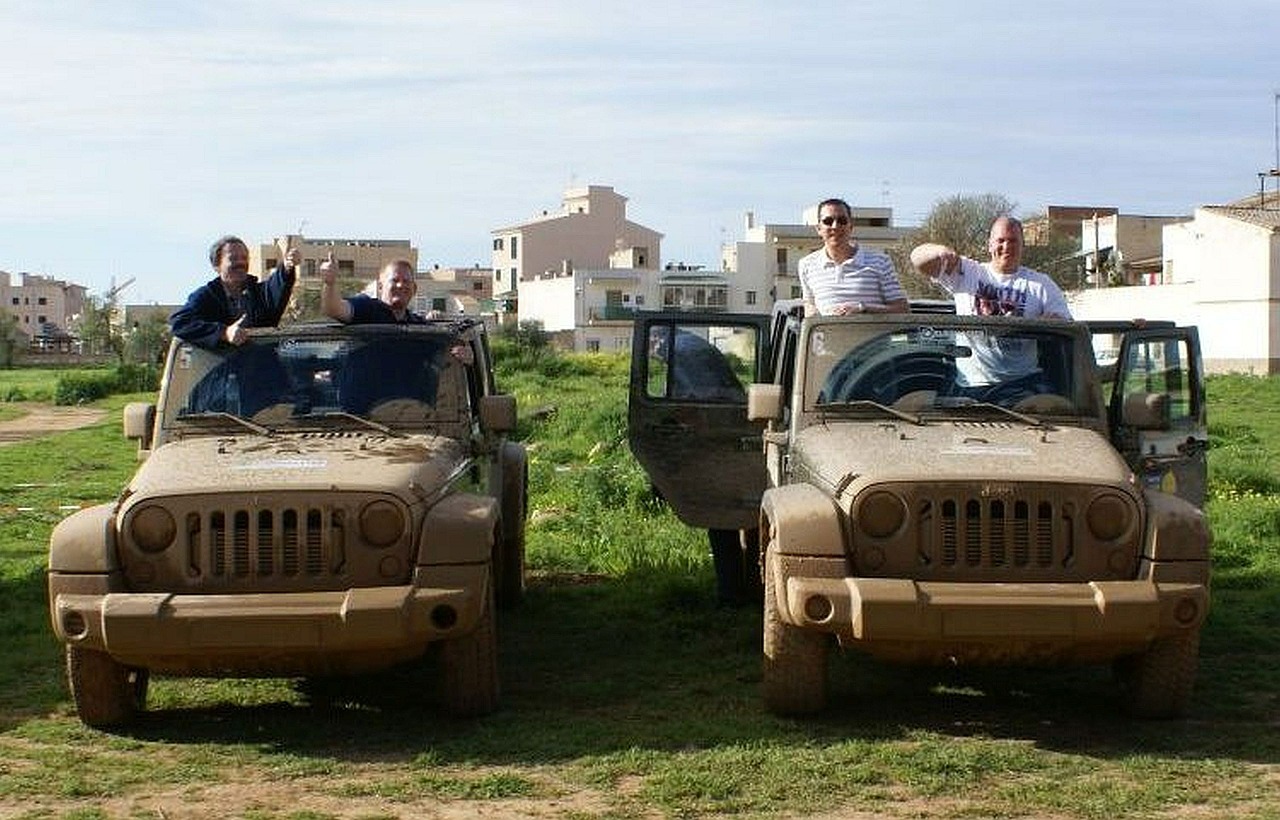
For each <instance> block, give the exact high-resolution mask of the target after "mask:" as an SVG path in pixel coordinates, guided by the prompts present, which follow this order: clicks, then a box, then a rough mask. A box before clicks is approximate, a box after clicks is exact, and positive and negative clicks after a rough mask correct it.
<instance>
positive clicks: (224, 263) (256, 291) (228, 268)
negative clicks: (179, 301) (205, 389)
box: [169, 236, 302, 348]
mask: <svg viewBox="0 0 1280 820" xmlns="http://www.w3.org/2000/svg"><path fill="white" fill-rule="evenodd" d="M281 249H282V250H283V253H282V254H281V260H280V264H279V265H277V266H276V269H275V271H274V272H272V274H271V275H270V276H268V277H267V278H266V280H265V281H263V282H259V281H258V279H257V277H255V276H250V275H249V246H248V245H246V244H245V243H244V241H243V240H242V239H240V238H239V237H237V236H223V237H221V238H219V239H218V240H217V241H216V242H214V243H213V245H212V246H210V248H209V262H210V264H212V265H213V268H214V270H216V271H217V272H218V276H217V277H216V278H214V279H212V280H210V281H209V282H208V283H207V284H204V285H201V286H200V287H198V288H196V289H195V290H194V291H192V292H191V295H190V296H188V297H187V303H186V304H185V305H183V306H182V307H180V308H178V309H177V310H175V311H174V312H173V315H171V316H170V317H169V327H170V328H171V329H172V330H173V335H174V336H177V337H178V338H179V339H182V340H184V341H188V342H191V343H192V344H196V345H199V346H201V347H206V348H215V347H218V346H219V345H222V344H229V345H240V344H243V343H244V340H245V338H246V336H245V328H250V327H275V326H276V325H277V324H279V323H280V317H281V316H283V315H284V309H285V307H286V306H287V305H288V304H289V296H290V295H291V294H292V293H293V283H294V279H295V278H296V277H297V270H298V262H299V261H300V260H301V258H302V253H301V252H300V251H299V250H298V249H297V248H290V247H288V245H287V244H285V245H282V248H281Z"/></svg>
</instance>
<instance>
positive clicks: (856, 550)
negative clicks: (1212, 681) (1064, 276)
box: [629, 309, 1210, 717]
mask: <svg viewBox="0 0 1280 820" xmlns="http://www.w3.org/2000/svg"><path fill="white" fill-rule="evenodd" d="M682 336H687V337H691V339H692V340H691V341H689V340H687V341H686V342H685V343H684V344H683V345H681V344H679V343H678V340H679V339H680V338H681V337H682ZM1095 336H1105V337H1107V339H1108V341H1107V342H1106V343H1105V344H1099V345H1098V347H1099V349H1103V348H1105V349H1108V350H1118V357H1117V358H1116V359H1115V361H1114V363H1110V364H1107V365H1106V366H1103V365H1100V364H1099V362H1098V360H1097V359H1096V358H1095V355H1094V346H1095V345H1094V337H1095ZM634 342H635V349H634V351H633V360H632V365H633V366H632V386H631V396H630V419H629V433H630V438H631V446H632V450H633V452H634V453H635V454H636V456H637V459H638V460H639V461H640V463H641V464H642V465H643V466H644V468H645V469H646V471H647V472H648V474H649V476H650V479H651V480H652V482H653V483H654V485H655V487H656V488H657V490H658V492H659V493H660V494H661V495H662V496H663V497H664V498H665V499H666V500H667V501H668V502H670V504H671V505H672V507H673V508H674V510H675V511H676V513H677V514H678V515H679V516H680V517H681V518H682V520H684V521H685V522H686V523H688V524H690V525H692V526H696V527H703V528H707V529H709V530H712V531H719V532H726V531H735V530H736V531H737V532H738V533H740V536H739V538H738V539H737V540H738V542H739V545H740V546H741V547H742V548H743V549H744V550H748V552H747V560H746V561H744V562H743V563H744V564H746V565H747V566H750V567H753V568H755V569H756V571H757V572H759V578H760V580H761V583H762V591H761V595H760V598H761V599H762V601H763V610H764V641H763V644H764V646H763V694H764V701H765V705H766V706H767V708H769V709H770V710H771V711H774V712H777V713H780V714H804V713H811V712H815V711H818V710H820V709H822V708H823V707H824V706H825V704H826V700H827V659H828V655H829V652H830V649H831V648H832V647H833V646H836V645H838V646H840V647H843V648H848V649H853V650H858V651H861V652H865V653H868V654H870V655H872V656H875V657H879V658H882V659H887V660H890V661H896V662H904V663H917V664H1037V665H1039V664H1065V663H1102V662H1110V663H1113V664H1114V667H1115V671H1116V672H1117V675H1118V679H1119V680H1120V682H1121V683H1122V684H1123V687H1124V691H1125V694H1126V698H1125V702H1126V705H1127V706H1128V707H1129V708H1130V709H1131V711H1133V712H1134V713H1136V714H1139V715H1143V716H1151V717H1167V716H1175V715H1179V714H1181V713H1183V712H1184V711H1185V710H1186V708H1187V706H1188V703H1189V700H1190V697H1191V692H1192V684H1193V680H1194V675H1195V669H1196V663H1197V655H1198V646H1199V635H1200V628H1201V625H1202V624H1203V622H1204V619H1205V615H1206V612H1207V609H1208V604H1209V595H1208V586H1209V542H1210V538H1209V533H1208V531H1207V528H1206V525H1205V522H1204V519H1203V516H1202V514H1201V512H1200V509H1199V507H1200V506H1201V505H1202V504H1203V499H1204V491H1205V460H1204V450H1205V445H1206V441H1207V437H1206V427H1205V407H1204V393H1203V389H1202V376H1201V365H1200V353H1199V344H1198V338H1197V334H1196V331H1195V328H1183V327H1175V326H1173V325H1172V324H1170V323H1156V322H1152V323H1131V322H1112V323H1094V324H1093V325H1092V326H1091V325H1089V324H1086V323H1080V322H1056V321H1055V322H1051V321H1039V320H1022V319H1007V318H999V319H997V318H987V317H958V316H955V315H952V314H947V313H929V314H918V313H913V314H902V315H871V316H856V317H847V318H844V317H841V318H835V317H810V318H807V319H805V318H802V317H801V316H800V315H799V314H798V312H795V311H789V310H786V309H784V310H780V311H779V312H778V313H777V314H776V315H775V316H774V317H773V318H772V321H770V318H769V317H754V316H746V315H736V316H734V315H722V316H714V315H691V314H674V313H668V314H647V315H643V316H641V317H640V318H638V320H637V330H636V336H635V339H634ZM682 350H685V351H697V358H694V359H689V360H682V355H683V354H682V352H681V351H682ZM709 350H710V351H718V352H719V353H720V354H721V356H722V358H723V359H724V360H725V361H726V362H727V363H728V366H729V370H732V371H734V372H735V373H737V374H738V375H739V377H740V379H741V381H742V384H741V385H740V387H739V390H738V391H737V393H736V394H733V391H730V390H727V389H724V388H723V387H722V386H719V381H720V380H722V378H723V373H722V372H720V371H719V370H717V368H713V367H708V366H707V365H705V363H704V360H705V359H707V358H708V357H709V353H708V351H709ZM993 352H994V353H999V354H1001V355H1016V356H1020V357H1022V360H1023V361H1024V362H1026V363H1029V366H1030V369H1029V370H1028V371H1027V372H1026V373H1025V374H1024V375H1023V376H1022V377H1020V378H1018V379H1016V380H1013V379H1010V380H1006V381H1004V382H998V383H987V384H984V383H980V382H979V381H975V379H974V378H973V377H972V375H971V374H973V373H974V372H975V369H974V368H975V363H976V362H978V361H979V358H980V357H983V356H989V355H992V353H993ZM748 382H752V383H748ZM689 383H696V384H697V386H696V387H694V388H689V387H687V385H688V384H689ZM714 540H715V539H714V538H713V544H714ZM753 548H754V553H753V552H750V551H751V550H753ZM755 553H758V558H756V555H755ZM718 557H719V556H717V558H718Z"/></svg>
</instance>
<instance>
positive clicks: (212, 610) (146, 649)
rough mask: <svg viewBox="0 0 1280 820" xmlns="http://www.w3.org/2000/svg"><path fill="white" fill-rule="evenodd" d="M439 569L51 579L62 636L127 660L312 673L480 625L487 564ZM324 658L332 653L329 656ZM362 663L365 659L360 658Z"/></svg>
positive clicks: (416, 647)
mask: <svg viewBox="0 0 1280 820" xmlns="http://www.w3.org/2000/svg"><path fill="white" fill-rule="evenodd" d="M446 569H447V571H446V572H444V573H440V572H434V573H433V577H432V585H430V586H415V585H401V586H385V587H364V588H355V589H347V590H340V591H331V592H289V593H251V594H218V595H212V594H173V593H160V592H156V593H130V592H106V593H102V594H93V593H88V594H86V593H85V592H84V591H82V590H80V589H73V590H71V591H61V592H60V591H59V587H60V586H63V587H73V588H74V587H83V580H78V581H77V582H75V583H71V584H66V585H64V584H60V583H59V579H58V577H57V576H51V577H50V593H51V596H50V597H51V605H52V610H53V611H52V616H53V626H54V631H55V632H56V633H57V636H58V638H59V639H60V640H62V641H63V642H65V643H67V644H70V645H73V646H79V647H83V648H86V649H96V650H99V651H104V652H106V653H108V654H110V655H111V656H112V657H114V658H115V659H116V660H117V661H119V662H120V663H123V664H125V665H128V666H138V667H145V668H150V669H156V670H158V671H172V672H175V673H190V672H194V671H199V670H200V669H205V668H208V669H210V670H213V669H217V670H221V671H227V672H234V671H237V670H239V671H242V672H243V673H245V674H255V673H257V674H271V673H277V674H288V673H290V672H298V673H306V672H311V671H318V670H321V669H329V668H332V669H333V670H334V671H338V670H341V669H342V668H344V667H346V666H352V665H353V662H354V666H355V667H360V666H370V665H372V666H379V665H383V664H382V663H380V662H378V661H377V660H376V659H378V658H386V659H391V658H393V657H395V656H404V657H412V656H413V655H416V654H420V653H421V652H422V650H423V649H425V647H426V645H427V644H428V643H430V642H432V641H436V640H445V639H450V638H456V637H459V636H461V635H465V634H466V633H468V632H470V631H471V630H472V629H474V628H475V626H476V624H477V623H478V622H479V621H480V618H481V616H482V614H483V613H484V605H485V603H486V602H487V599H488V585H489V583H490V578H489V573H488V567H487V565H483V564H478V565H474V566H452V567H448V568H446ZM322 659H327V660H322ZM361 661H363V662H361Z"/></svg>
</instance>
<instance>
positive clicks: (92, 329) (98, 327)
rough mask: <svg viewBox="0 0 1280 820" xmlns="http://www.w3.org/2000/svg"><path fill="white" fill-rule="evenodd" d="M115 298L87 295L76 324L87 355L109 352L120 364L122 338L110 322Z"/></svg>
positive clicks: (122, 353) (122, 354)
mask: <svg viewBox="0 0 1280 820" xmlns="http://www.w3.org/2000/svg"><path fill="white" fill-rule="evenodd" d="M114 313H115V298H114V297H112V298H109V299H105V300H104V299H102V298H100V297H97V296H89V297H87V298H86V299H85V300H84V312H82V313H81V314H80V319H79V321H78V323H77V325H76V331H77V335H78V336H79V337H80V341H81V342H82V343H83V344H84V352H85V353H87V354H89V355H101V354H103V353H110V354H111V355H113V356H115V357H116V361H117V362H118V363H120V364H123V363H124V338H123V337H122V336H121V335H120V331H119V330H118V329H117V328H116V327H115V326H114V325H113V324H112V322H111V317H112V315H113V314H114Z"/></svg>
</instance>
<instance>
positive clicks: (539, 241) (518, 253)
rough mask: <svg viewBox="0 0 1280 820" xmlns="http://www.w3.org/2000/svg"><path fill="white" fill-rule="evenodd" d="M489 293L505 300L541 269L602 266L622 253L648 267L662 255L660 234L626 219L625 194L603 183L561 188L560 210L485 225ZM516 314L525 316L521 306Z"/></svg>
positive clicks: (564, 271) (560, 270)
mask: <svg viewBox="0 0 1280 820" xmlns="http://www.w3.org/2000/svg"><path fill="white" fill-rule="evenodd" d="M491 234H492V236H493V265H492V267H493V293H494V295H495V296H496V297H499V298H501V299H504V300H510V299H512V297H514V296H517V295H518V294H519V292H520V290H521V289H522V287H523V283H524V282H525V281H528V280H531V279H534V278H536V277H538V276H541V275H543V274H546V273H547V272H549V271H550V272H553V273H556V272H558V273H561V274H567V273H570V272H572V271H573V270H575V269H582V270H603V269H607V268H609V267H610V258H611V257H612V256H613V255H614V254H615V253H617V252H623V253H625V254H626V255H627V256H628V258H629V259H630V260H631V261H632V265H631V266H632V267H635V268H637V269H640V270H654V269H656V268H657V267H658V264H659V260H660V259H661V256H662V234H660V233H658V232H657V231H655V230H652V229H650V228H646V227H644V226H643V225H638V224H636V223H635V222H632V221H630V220H628V219H627V198H626V197H624V196H622V195H621V194H618V193H617V192H615V191H614V190H613V188H612V187H610V186H607V185H587V186H584V187H579V188H570V189H569V190H567V191H565V192H564V197H563V201H562V203H561V208H560V211H559V212H557V213H548V212H546V211H543V212H542V214H541V215H539V216H537V217H534V218H533V219H531V220H529V221H528V222H521V223H519V224H516V225H510V226H507V227H503V228H498V229H496V230H493V231H491ZM521 318H522V319H523V318H526V316H525V314H524V312H523V310H522V311H521Z"/></svg>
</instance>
